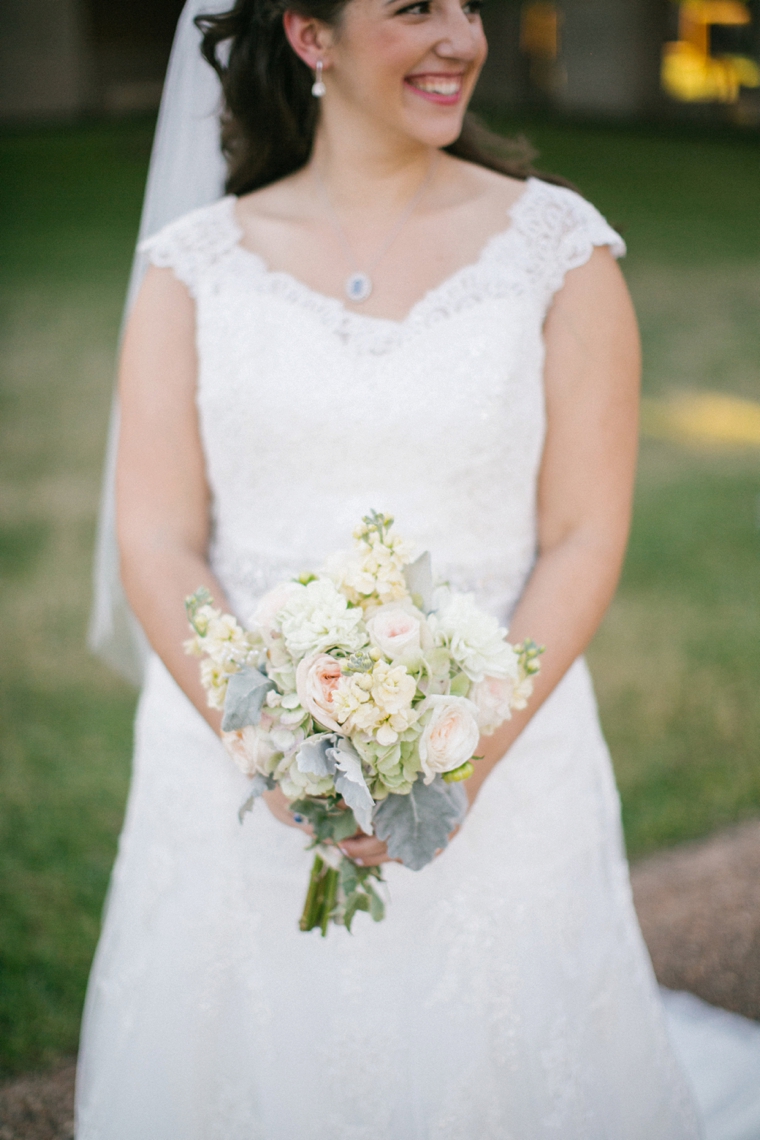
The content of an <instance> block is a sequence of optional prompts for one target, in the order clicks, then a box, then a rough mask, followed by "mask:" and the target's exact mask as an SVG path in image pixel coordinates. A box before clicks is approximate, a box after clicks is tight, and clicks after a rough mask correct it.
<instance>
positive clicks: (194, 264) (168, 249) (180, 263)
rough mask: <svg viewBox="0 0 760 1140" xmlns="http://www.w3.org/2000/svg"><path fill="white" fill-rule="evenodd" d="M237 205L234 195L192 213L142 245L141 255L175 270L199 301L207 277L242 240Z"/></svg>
mask: <svg viewBox="0 0 760 1140" xmlns="http://www.w3.org/2000/svg"><path fill="white" fill-rule="evenodd" d="M234 205H235V198H234V197H233V196H232V195H230V196H228V197H226V198H220V199H219V201H218V202H214V203H213V204H212V205H210V206H202V207H201V208H200V209H199V210H192V211H191V212H190V213H189V214H185V215H184V216H183V217H181V218H178V219H177V220H176V221H174V222H170V223H169V225H168V226H164V228H163V229H161V230H159V231H158V233H156V234H153V235H152V236H151V237H149V238H146V239H145V240H144V241H142V242H140V245H139V247H138V248H139V251H140V253H142V254H143V256H145V257H146V258H147V260H148V261H149V262H150V264H151V265H156V266H158V267H159V268H160V269H171V270H173V272H174V275H175V276H176V277H177V278H178V280H180V281H182V283H183V284H184V285H186V286H187V288H188V289H189V291H190V294H191V296H193V297H195V296H196V295H197V290H198V286H199V284H200V282H201V280H202V278H203V276H204V275H205V274H206V273H208V272H209V271H210V270H211V268H212V267H213V266H214V265H215V264H216V262H217V261H219V259H220V258H221V257H222V256H223V255H224V254H225V253H227V252H228V251H229V250H230V249H232V248H233V247H234V246H235V245H237V243H238V241H239V240H240V231H239V228H238V225H237V222H236V221H235V215H234Z"/></svg>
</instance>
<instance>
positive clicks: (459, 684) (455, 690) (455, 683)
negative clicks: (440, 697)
mask: <svg viewBox="0 0 760 1140" xmlns="http://www.w3.org/2000/svg"><path fill="white" fill-rule="evenodd" d="M471 688H472V681H471V680H470V678H469V677H468V676H467V674H466V673H457V675H456V677H454V678H453V679H452V681H451V687H450V689H449V691H450V693H451V695H452V696H453V697H466V696H467V695H468V693H469V691H470V689H471Z"/></svg>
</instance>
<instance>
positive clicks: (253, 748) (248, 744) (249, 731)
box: [222, 724, 275, 776]
mask: <svg viewBox="0 0 760 1140" xmlns="http://www.w3.org/2000/svg"><path fill="white" fill-rule="evenodd" d="M222 743H223V744H224V747H225V748H226V750H227V753H228V755H229V756H231V757H232V759H233V760H234V761H235V763H236V764H237V766H238V768H239V769H240V771H241V772H242V773H243V775H245V776H255V775H256V774H257V773H261V774H262V775H266V771H267V769H266V765H267V763H268V761H269V760H271V759H272V757H273V756H274V754H275V749H274V748H273V747H272V744H271V741H270V740H269V738H268V735H267V733H266V732H264V731H263V730H262V729H261V727H260V726H257V725H252V724H249V725H246V727H245V728H242V729H239V730H238V731H237V732H223V733H222Z"/></svg>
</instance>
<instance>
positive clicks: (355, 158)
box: [307, 123, 439, 213]
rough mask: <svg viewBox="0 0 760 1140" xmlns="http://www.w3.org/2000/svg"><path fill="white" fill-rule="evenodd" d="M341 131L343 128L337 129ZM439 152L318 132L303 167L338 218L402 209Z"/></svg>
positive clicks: (370, 136)
mask: <svg viewBox="0 0 760 1140" xmlns="http://www.w3.org/2000/svg"><path fill="white" fill-rule="evenodd" d="M341 126H342V127H343V126H344V124H341ZM438 153H439V152H438V151H437V150H436V149H435V148H434V147H430V146H425V145H424V144H422V143H419V142H417V141H416V140H410V139H399V138H398V136H393V137H383V136H382V135H378V134H375V133H373V132H362V131H361V130H357V131H352V130H350V129H349V130H345V129H341V130H340V131H338V130H331V129H330V124H329V123H325V124H324V125H322V126H321V127H320V129H319V130H318V132H317V136H316V139H315V142H314V150H313V153H312V157H311V159H310V161H309V164H308V166H307V171H308V173H309V174H310V176H311V177H313V178H315V180H316V178H317V177H318V178H319V179H320V180H321V182H322V183H323V184H324V186H326V187H327V190H328V193H329V195H330V201H331V202H332V204H333V206H334V207H335V208H336V209H338V210H340V211H342V212H356V213H364V212H368V211H370V210H372V211H374V212H376V211H377V209H378V207H380V208H381V209H388V210H391V211H395V210H398V209H399V208H403V206H404V205H405V204H406V203H407V202H408V201H409V199H410V198H411V197H412V196H413V195H414V194H415V192H416V191H417V190H418V189H419V187H420V186H421V184H422V183H423V182H424V180H425V178H427V177H428V175H429V173H430V167H431V163H432V162H433V160H434V159H435V156H436V155H437V154H438ZM317 172H318V174H317Z"/></svg>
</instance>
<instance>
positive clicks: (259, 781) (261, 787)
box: [238, 775, 277, 823]
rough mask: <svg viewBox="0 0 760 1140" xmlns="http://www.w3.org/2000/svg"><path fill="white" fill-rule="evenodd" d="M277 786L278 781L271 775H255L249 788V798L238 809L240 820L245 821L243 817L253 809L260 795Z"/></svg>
mask: <svg viewBox="0 0 760 1140" xmlns="http://www.w3.org/2000/svg"><path fill="white" fill-rule="evenodd" d="M276 787H277V783H276V781H275V780H273V779H272V777H271V776H261V775H256V776H254V777H253V779H252V780H251V783H250V785H249V788H248V798H247V799H246V800H245V802H244V803H242V804H241V805H240V810H239V811H238V819H239V820H240V822H241V823H242V822H243V819H244V818H245V816H246V815H247V814H248V812H249V811H253V805H254V804H255V803H256V800H257V799H258V798H259V796H263V795H264V792H271V791H272V790H273V788H276Z"/></svg>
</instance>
